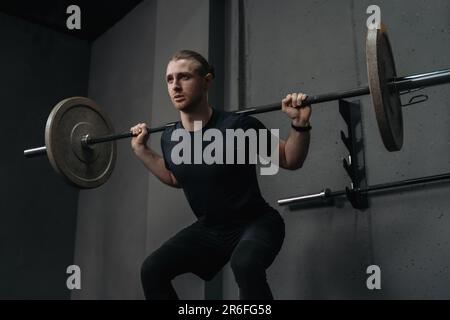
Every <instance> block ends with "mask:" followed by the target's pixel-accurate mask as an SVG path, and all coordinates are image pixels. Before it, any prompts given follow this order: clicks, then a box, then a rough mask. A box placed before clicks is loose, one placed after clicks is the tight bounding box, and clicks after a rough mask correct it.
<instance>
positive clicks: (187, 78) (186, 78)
mask: <svg viewBox="0 0 450 320" xmlns="http://www.w3.org/2000/svg"><path fill="white" fill-rule="evenodd" d="M190 78H191V77H190V76H189V75H185V76H183V77H182V79H184V80H189V79H190Z"/></svg>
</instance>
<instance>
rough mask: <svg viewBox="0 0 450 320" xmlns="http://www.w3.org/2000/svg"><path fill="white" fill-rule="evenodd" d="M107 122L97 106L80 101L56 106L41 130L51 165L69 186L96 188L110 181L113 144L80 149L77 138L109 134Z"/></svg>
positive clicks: (85, 99)
mask: <svg viewBox="0 0 450 320" xmlns="http://www.w3.org/2000/svg"><path fill="white" fill-rule="evenodd" d="M113 131H114V130H113V127H112V125H111V122H110V121H109V120H108V118H107V117H106V115H105V114H104V113H103V112H102V111H101V109H100V108H99V107H98V106H97V104H96V103H95V102H94V101H92V100H90V99H88V98H84V97H73V98H68V99H65V100H63V101H61V102H59V103H58V104H57V105H56V106H55V107H54V108H53V110H52V111H51V113H50V115H49V116H48V119H47V124H46V127H45V145H46V148H47V155H48V159H49V160H50V163H51V165H52V166H53V168H54V169H55V171H57V172H58V173H59V174H61V175H62V176H63V177H64V178H65V179H66V181H68V182H69V183H70V184H72V185H74V186H76V187H79V188H83V189H90V188H96V187H99V186H101V185H102V184H104V183H105V182H106V181H107V180H108V178H109V177H110V175H111V173H112V171H113V169H114V165H115V162H116V143H115V141H110V142H104V143H98V144H94V145H90V146H87V147H84V146H82V144H81V137H83V136H84V135H86V134H89V135H90V136H91V137H98V136H103V135H107V134H111V133H112V132H113Z"/></svg>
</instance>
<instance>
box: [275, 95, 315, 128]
mask: <svg viewBox="0 0 450 320" xmlns="http://www.w3.org/2000/svg"><path fill="white" fill-rule="evenodd" d="M307 97H308V96H307V95H306V94H304V93H291V94H288V95H287V96H286V98H284V99H283V100H282V101H281V110H282V111H283V112H284V113H286V114H287V115H288V117H289V118H291V119H292V124H293V125H294V126H296V127H303V126H306V125H307V124H308V123H309V118H310V117H311V106H306V105H305V106H304V105H303V101H304V100H305V99H306V98H307Z"/></svg>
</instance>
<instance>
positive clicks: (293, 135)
mask: <svg viewBox="0 0 450 320" xmlns="http://www.w3.org/2000/svg"><path fill="white" fill-rule="evenodd" d="M310 136H311V135H310V132H309V131H307V132H298V131H296V130H294V129H291V131H290V133H289V136H288V138H287V140H286V144H285V148H284V154H285V157H286V164H287V166H288V167H289V168H292V169H298V168H300V167H301V166H302V165H303V162H305V159H306V156H307V155H308V150H309V140H310Z"/></svg>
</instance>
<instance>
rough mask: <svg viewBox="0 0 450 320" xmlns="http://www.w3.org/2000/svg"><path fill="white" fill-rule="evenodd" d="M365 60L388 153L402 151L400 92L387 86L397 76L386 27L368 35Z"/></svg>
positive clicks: (379, 126) (380, 128)
mask: <svg viewBox="0 0 450 320" xmlns="http://www.w3.org/2000/svg"><path fill="white" fill-rule="evenodd" d="M366 59H367V74H368V77H369V88H370V94H371V96H372V103H373V107H374V109H375V114H376V118H377V122H378V128H379V130H380V134H381V138H382V140H383V143H384V146H385V147H386V149H387V150H389V151H391V152H392V151H399V150H400V149H401V148H402V145H403V116H402V105H401V101H400V95H399V92H398V90H396V89H395V88H394V87H392V86H389V85H388V84H389V82H390V81H392V80H394V79H395V77H396V76H397V73H396V70H395V63H394V57H393V55H392V49H391V45H390V43H389V39H388V36H387V32H386V29H385V28H384V26H382V27H381V29H373V30H369V31H368V32H367V41H366Z"/></svg>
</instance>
